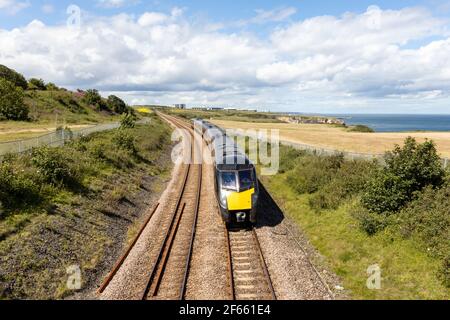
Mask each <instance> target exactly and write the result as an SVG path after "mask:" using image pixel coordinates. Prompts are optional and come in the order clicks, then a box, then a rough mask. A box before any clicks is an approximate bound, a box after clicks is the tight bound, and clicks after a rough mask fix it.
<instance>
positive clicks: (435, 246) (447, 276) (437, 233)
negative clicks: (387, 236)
mask: <svg viewBox="0 0 450 320" xmlns="http://www.w3.org/2000/svg"><path fill="white" fill-rule="evenodd" d="M400 230H401V232H402V234H403V235H404V236H405V237H411V236H414V237H415V238H418V239H419V240H420V241H421V243H423V244H424V245H425V247H426V248H427V252H428V253H430V254H431V255H433V256H435V257H438V258H439V259H441V260H442V267H441V269H440V271H439V278H440V279H441V280H442V282H443V284H444V285H446V286H447V287H450V254H449V253H450V241H449V235H450V183H446V184H445V185H444V186H443V187H442V188H440V189H438V190H436V189H435V188H433V187H431V186H429V187H427V188H425V189H424V190H423V192H421V193H420V194H419V195H418V197H417V200H415V201H413V202H412V203H411V204H410V205H408V207H406V208H405V210H403V211H402V213H401V215H400Z"/></svg>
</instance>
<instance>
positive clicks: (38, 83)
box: [28, 78, 47, 90]
mask: <svg viewBox="0 0 450 320" xmlns="http://www.w3.org/2000/svg"><path fill="white" fill-rule="evenodd" d="M28 89H29V90H47V87H46V85H45V82H44V80H42V79H36V78H31V79H30V80H29V81H28Z"/></svg>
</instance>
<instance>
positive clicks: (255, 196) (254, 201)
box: [252, 192, 258, 207]
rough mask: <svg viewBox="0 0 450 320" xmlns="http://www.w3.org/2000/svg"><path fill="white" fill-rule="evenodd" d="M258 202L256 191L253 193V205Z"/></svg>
mask: <svg viewBox="0 0 450 320" xmlns="http://www.w3.org/2000/svg"><path fill="white" fill-rule="evenodd" d="M257 203H258V194H257V193H256V192H255V193H254V194H252V207H253V206H255V205H256V204H257Z"/></svg>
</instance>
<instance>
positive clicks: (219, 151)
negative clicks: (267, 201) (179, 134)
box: [194, 120, 259, 226]
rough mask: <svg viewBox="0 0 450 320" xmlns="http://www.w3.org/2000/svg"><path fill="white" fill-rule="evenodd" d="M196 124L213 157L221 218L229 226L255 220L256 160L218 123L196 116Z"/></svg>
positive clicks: (257, 194)
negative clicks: (252, 159) (242, 149)
mask: <svg viewBox="0 0 450 320" xmlns="http://www.w3.org/2000/svg"><path fill="white" fill-rule="evenodd" d="M194 127H195V130H196V131H197V132H199V133H200V134H202V136H203V138H204V140H205V141H206V143H207V144H208V145H209V148H210V150H211V154H212V156H213V159H214V170H215V184H214V190H215V194H216V198H217V201H218V204H219V208H220V212H221V214H222V218H223V219H224V221H225V222H226V224H227V225H228V226H230V225H236V224H238V225H248V224H256V222H257V210H256V207H257V204H258V196H259V186H258V179H257V175H256V169H255V166H254V164H253V163H252V162H251V161H250V160H249V159H248V158H247V157H246V156H245V154H244V153H243V152H241V151H240V149H239V147H238V146H237V144H236V143H235V141H234V139H232V138H230V137H228V136H227V135H226V134H225V132H224V131H223V130H221V129H220V128H218V127H217V126H215V125H213V124H211V123H209V122H206V121H202V120H195V121H194Z"/></svg>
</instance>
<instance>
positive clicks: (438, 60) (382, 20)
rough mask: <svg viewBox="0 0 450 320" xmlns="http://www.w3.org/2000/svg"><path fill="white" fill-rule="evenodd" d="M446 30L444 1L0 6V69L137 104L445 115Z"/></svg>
mask: <svg viewBox="0 0 450 320" xmlns="http://www.w3.org/2000/svg"><path fill="white" fill-rule="evenodd" d="M71 4H75V5H76V6H78V7H79V8H80V9H81V10H82V16H81V17H82V20H81V25H80V26H79V27H78V28H70V27H68V26H67V25H66V22H67V19H68V14H67V12H66V11H67V8H68V6H69V5H71ZM449 18H450V0H416V1H413V0H405V1H395V2H393V1H373V0H372V1H365V0H347V1H331V0H330V1H306V0H304V1H302V0H285V1H275V0H273V1H255V0H250V1H242V2H237V1H220V2H219V1H207V0H191V1H177V0H165V1H157V0H155V1H139V0H135V1H133V0H131V1H124V0H97V1H48V0H44V1H38V0H36V1H35V0H0V46H1V47H2V50H0V64H5V65H8V66H10V67H12V68H15V69H17V70H19V71H20V72H22V73H24V74H25V76H26V77H36V76H37V77H41V78H43V79H44V80H46V81H52V82H56V83H57V84H59V85H62V86H65V87H67V88H70V89H75V88H90V87H95V88H99V89H100V90H101V91H102V93H104V94H110V93H115V94H117V95H120V96H122V97H123V98H124V99H126V100H127V101H128V102H129V103H136V104H146V103H163V104H172V103H187V104H188V105H191V106H197V105H221V106H242V107H249V108H258V109H261V110H283V111H304V112H322V113H346V112H348V113H383V112H388V113H450V110H449V109H450V108H449V102H450V98H449V95H450V94H449V91H450V69H449V67H448V66H447V65H448V63H446V61H450V38H449V37H450V32H449V30H450V29H449V25H450V24H449Z"/></svg>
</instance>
